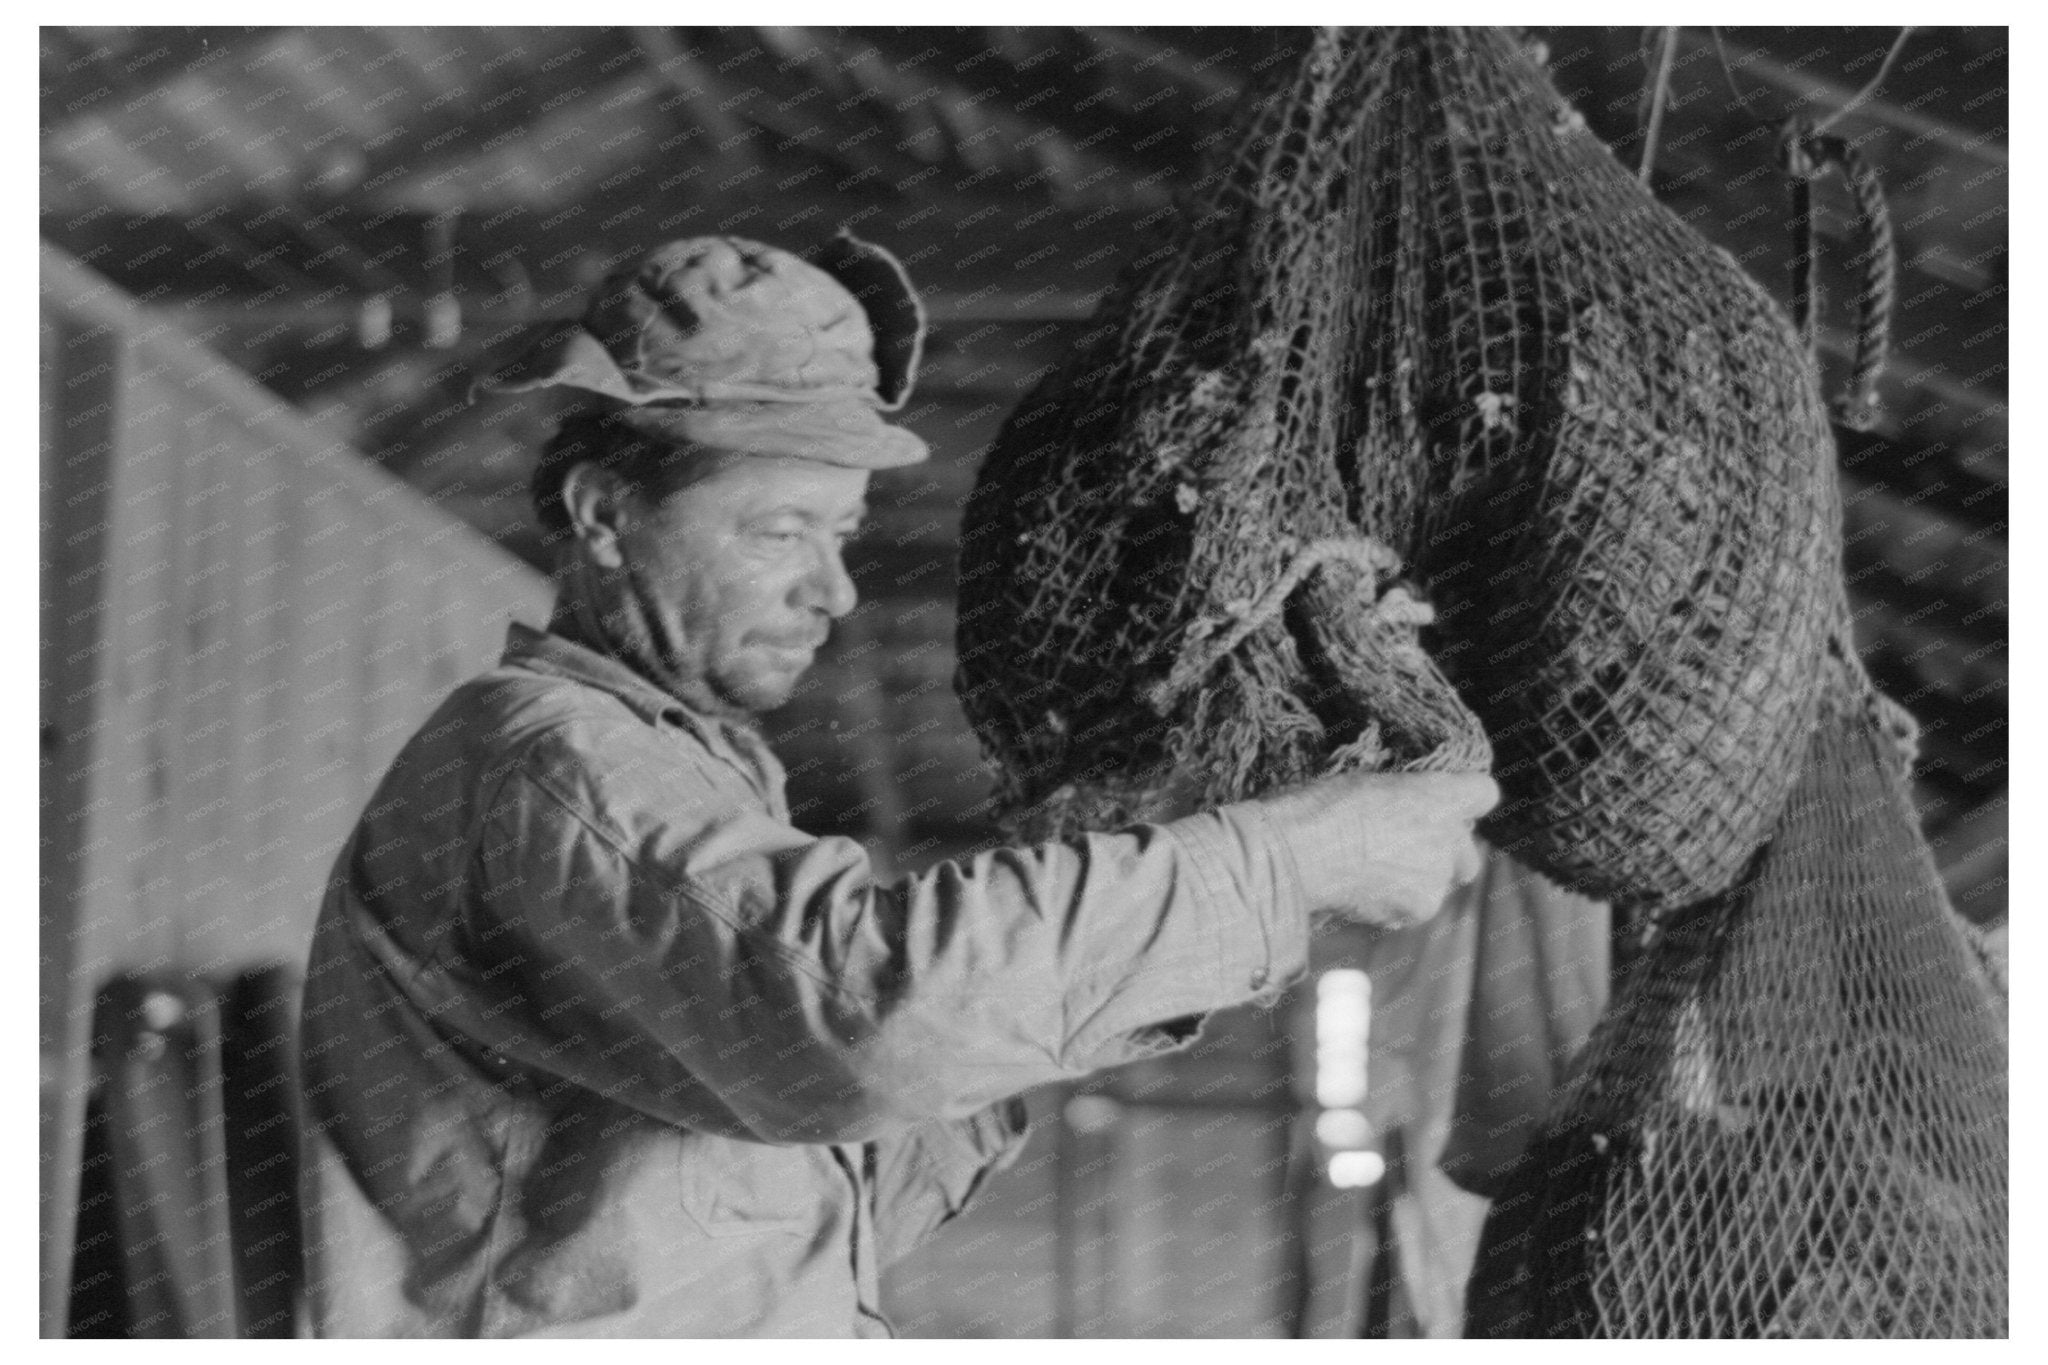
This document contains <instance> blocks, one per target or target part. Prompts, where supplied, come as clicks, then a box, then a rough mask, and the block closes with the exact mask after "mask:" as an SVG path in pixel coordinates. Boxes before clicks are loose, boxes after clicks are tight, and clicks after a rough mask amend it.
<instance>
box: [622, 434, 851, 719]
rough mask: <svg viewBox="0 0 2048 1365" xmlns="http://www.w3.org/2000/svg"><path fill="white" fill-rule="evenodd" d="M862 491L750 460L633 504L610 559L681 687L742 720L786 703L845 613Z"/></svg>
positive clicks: (773, 461)
mask: <svg viewBox="0 0 2048 1365" xmlns="http://www.w3.org/2000/svg"><path fill="white" fill-rule="evenodd" d="M867 488H868V471H866V470H864V469H842V468H840V467H838V466H836V465H827V464H819V463H817V462H815V461H811V460H793V459H779V458H767V457H758V456H756V457H745V458H728V459H724V460H721V461H720V463H719V465H718V467H717V468H716V470H715V472H713V473H711V474H709V475H708V476H707V477H705V478H703V479H702V480H700V481H698V482H695V483H692V484H690V485H688V486H687V487H685V488H683V489H681V490H679V491H678V492H676V493H674V494H672V495H670V496H669V498H668V499H667V500H666V501H665V502H662V503H660V504H658V505H657V504H653V503H650V502H648V501H646V500H644V499H639V498H635V499H633V500H632V507H633V514H632V515H631V516H629V517H627V518H625V519H624V521H623V522H622V526H621V532H620V536H619V550H620V553H621V555H622V557H623V559H624V561H625V568H626V571H627V572H628V573H629V574H630V575H631V576H632V578H633V579H634V581H635V582H636V584H637V586H638V589H639V593H640V596H641V599H642V605H643V607H644V609H645V610H646V611H647V613H648V614H649V615H650V616H651V617H652V618H653V619H652V620H651V621H650V622H649V624H650V625H651V626H652V627H653V629H654V631H655V634H656V640H657V642H658V644H659V646H660V647H661V649H662V652H663V653H665V654H668V655H669V656H670V662H671V664H672V666H673V667H675V669H676V671H677V673H678V675H679V677H680V678H681V679H682V680H683V681H685V682H689V681H698V682H701V686H702V688H703V690H704V691H705V692H707V693H708V694H709V699H710V700H711V701H713V702H714V703H715V704H718V705H720V706H721V707H722V708H731V709H733V710H737V711H740V712H745V713H748V714H756V713H759V712H763V711H770V710H773V709H774V708H776V707H778V706H781V705H782V704H783V703H784V702H787V701H788V700H789V699H790V696H791V695H792V694H793V693H794V692H795V690H796V685H797V682H798V680H799V679H801V678H802V677H803V674H804V672H805V670H807V669H808V668H809V667H810V666H811V662H812V660H813V658H814V657H815V655H816V652H817V649H818V646H820V645H821V644H823V643H824V642H825V638H826V636H827V635H828V634H829V633H830V626H831V622H832V621H834V620H835V619H837V618H839V617H841V616H844V615H846V613H848V612H849V611H852V610H853V605H854V602H855V600H856V599H855V593H854V587H853V581H852V580H851V579H850V578H848V577H847V574H846V565H845V564H844V563H843V562H842V560H841V558H840V554H841V551H842V550H843V548H844V546H845V543H846V540H847V538H848V537H849V536H851V535H852V534H854V533H855V532H856V531H858V530H859V529H860V524H861V520H862V518H863V517H864V516H865V515H866V514H867V503H866V501H865V499H866V495H867Z"/></svg>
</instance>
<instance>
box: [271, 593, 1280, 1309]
mask: <svg viewBox="0 0 2048 1365" xmlns="http://www.w3.org/2000/svg"><path fill="white" fill-rule="evenodd" d="M1266 820H1267V817H1266V816H1265V815H1264V814H1263V813H1262V812H1261V810H1260V809H1259V808H1258V807H1257V806H1256V805H1252V804H1245V805H1239V806H1231V807H1226V808H1224V809H1223V810H1221V811H1218V812H1211V813H1208V814H1204V815H1200V816H1195V817H1192V818H1189V819H1186V820H1178V821H1175V822H1173V823H1171V824H1166V825H1147V826H1140V827H1138V828H1136V829H1133V830H1131V831H1128V832H1124V833H1118V834H1103V835H1091V836H1088V837H1086V838H1084V839H1080V840H1076V841H1073V842H1070V843H1064V844H1053V845H1048V846H1044V847H1038V848H1010V849H998V850H995V851H993V852H987V853H983V854H981V855H979V856H977V857H974V858H971V859H967V860H963V861H959V862H950V863H944V864H941V865H939V866H938V867H935V868H933V869H932V870H930V871H928V872H925V873H923V874H921V875H917V876H913V877H908V878H905V879H902V880H899V881H896V882H893V883H885V882H879V881H878V880H877V879H876V878H875V877H874V875H873V874H872V872H871V870H870V867H869V864H868V859H867V857H866V855H865V854H864V853H863V852H862V850H861V848H860V846H859V845H858V844H856V843H854V842H852V841H850V840H847V839H841V838H822V839H821V838H814V837H812V836H811V835H808V834H806V833H804V832H802V831H801V830H798V829H795V828H793V827H792V826H791V825H790V823H789V819H788V810H787V806H786V804H785V801H784V795H783V772H782V769H781V766H780V765H779V764H778V763H777V761H776V760H775V758H774V756H773V755H772V754H770V753H769V751H768V750H767V748H766V747H765V746H764V745H763V743H762V742H761V740H760V739H759V738H758V737H757V736H756V735H755V734H754V733H753V732H752V731H751V730H749V729H747V728H746V727H744V726H742V725H738V724H733V723H729V722H724V721H720V720H717V719H714V718H711V717H708V716H706V715H703V714H700V713H697V712H695V711H693V710H692V709H690V708H687V707H685V706H684V705H682V704H681V703H679V702H678V701H677V700H676V699H675V698H674V697H672V696H670V695H669V694H667V693H665V692H663V691H661V690H659V689H657V688H656V687H654V686H653V685H652V684H650V683H649V682H647V681H645V680H644V679H642V678H641V677H640V676H639V675H638V674H636V673H634V672H633V671H632V670H630V669H629V668H627V667H626V666H625V665H623V664H622V663H620V662H618V661H616V660H614V659H611V658H609V657H607V656H605V655H602V654H600V653H597V652H596V651H593V650H590V649H587V648H585V647H583V646H581V645H579V644H577V643H574V642H572V641H570V640H567V639H565V638H563V637H561V636H557V635H551V634H542V633H540V632H536V631H533V630H531V629H528V628H526V627H524V626H518V625H515V626H513V627H512V631H511V637H510V640H509V642H508V646H507V648H506V651H505V654H504V657H503V659H502V661H501V663H500V665H499V666H498V667H497V668H496V669H494V670H492V671H491V672H488V673H485V674H484V675H482V676H480V677H478V678H476V679H474V680H472V681H470V682H469V683H467V684H465V685H463V686H462V687H460V688H458V689H457V690H456V691H455V692H454V693H453V694H452V695H451V696H450V697H449V698H448V699H447V701H446V702H445V703H444V704H443V705H442V706H441V707H440V709H439V710H438V711H437V712H436V713H435V714H434V715H433V717H432V718H431V719H429V720H428V721H427V723H426V724H425V726H423V727H422V728H421V730H420V731H419V733H418V734H416V735H415V736H414V737H413V738H412V739H411V740H410V741H409V742H408V743H407V744H406V746H405V748H404V750H403V751H402V752H401V753H400V754H399V756H398V758H397V759H396V760H395V762H394V763H393V764H392V767H391V769H390V771H389V773H388V774H387V775H386V776H385V778H384V780H383V782H382V784H381V785H380V786H379V788H378V790H377V792H376V794H375V796H374V797H373V798H372V800H371V802H370V805H369V807H368V809H366V810H365V811H364V813H363V816H362V819H361V821H360V823H359V824H358V825H357V826H356V829H355V831H354V833H353V835H352V836H351V838H350V840H349V842H348V844H347V845H346V846H345V848H344V849H343V850H342V853H341V855H340V857H339V859H338V861H337V862H336V865H335V868H334V872H333V875H332V877H331V879H330V882H329V885H328V889H327V893H326V897H325V900H324V902H323V904H322V906H321V909H320V915H319V922H318V928H317V929H316V931H315V937H314V944H313V949H312V956H311V961H310V965H309V968H308V974H307V983H306V996H305V1005H304V1013H303V1019H302V1025H303V1027H302V1042H301V1061H302V1083H303V1087H304V1097H305V1105H304V1113H305V1120H306V1133H305V1137H306V1144H305V1153H306V1158H305V1166H304V1190H303V1196H304V1198H303V1208H304V1216H305V1221H306V1233H307V1244H308V1256H309V1267H308V1269H309V1274H310V1278H311V1283H312V1301H313V1314H314V1320H315V1325H316V1328H317V1330H318V1331H320V1332H321V1333H322V1334H324V1335H334V1336H381V1335H407V1336H417V1335H433V1336H510V1335H527V1334H532V1335H558V1336H597V1335H612V1336H642V1337H645V1336H712V1335H782V1336H850V1335H851V1336H874V1335H886V1334H887V1333H888V1325H887V1323H886V1321H885V1320H884V1319H883V1318H882V1316H881V1313H880V1310H879V1308H878V1306H877V1282H878V1275H879V1272H880V1269H881V1267H882V1265H883V1264H884V1263H885V1261H886V1260H887V1259H889V1258H890V1257H891V1256H893V1255H895V1254H897V1253H898V1252H900V1251H902V1250H904V1249H907V1248H908V1247H909V1246H911V1245H913V1244H914V1243H915V1242H916V1241H917V1240H918V1239H919V1238H920V1237H922V1236H923V1235H924V1234H925V1233H927V1232H928V1231H929V1230H931V1229H932V1228H934V1227H936V1226H937V1225H938V1224H939V1223H941V1222H942V1221H944V1220H945V1219H946V1218H948V1217H951V1216H952V1215H953V1214H955V1213H957V1212H958V1211H959V1210H960V1208H961V1207H962V1206H963V1205H964V1204H965V1203H966V1201H967V1199H968V1197H969V1195H970V1194H971V1193H972V1192H973V1191H974V1190H975V1188H976V1186H977V1184H978V1182H979V1181H980V1180H981V1178H982V1177H983V1176H984V1175H985V1174H986V1173H987V1171H988V1170H989V1169H990V1168H991V1167H993V1166H995V1165H998V1164H1000V1163H1001V1162H1003V1161H1004V1159H1005V1158H1006V1157H1007V1156H1013V1155H1014V1152H1015V1149H1016V1146H1017V1144H1018V1142H1019V1141H1020V1139H1021V1134H1022V1123H1021V1110H1020V1109H1019V1108H1018V1107H1017V1105H1016V1104H1015V1102H1014V1099H1013V1098H1012V1097H1014V1096H1016V1095H1017V1094H1018V1093H1019V1092H1021V1091H1023V1090H1024V1089H1026V1088H1027V1087H1030V1086H1033V1085H1037V1084H1040V1083H1043V1082H1047V1081H1052V1080H1056V1079H1060V1078H1063V1077H1077V1076H1081V1075H1083V1074H1086V1073H1088V1072H1091V1071H1094V1070H1097V1069H1099V1068H1101V1067H1105V1066H1112V1065H1115V1064H1117V1063H1121V1062H1126V1061H1131V1060H1134V1059H1137V1058H1141V1057H1146V1056H1150V1055H1153V1054H1156V1053H1158V1052H1160V1051H1163V1050H1166V1049H1169V1048H1172V1047H1175V1046H1178V1045H1181V1044H1183V1043H1185V1042H1186V1041H1187V1040H1188V1038H1189V1037H1190V1036H1191V1035H1192V1032H1193V1029H1194V1027H1195V1026H1196V1023H1197V1021H1198V1020H1199V1017H1200V1016H1201V1015H1202V1014H1203V1013H1204V1012H1207V1011H1210V1010H1215V1009H1218V1008H1222V1007H1226V1006H1230V1005H1236V1004H1240V1003H1243V1002H1245V1001H1247V1000H1251V999H1254V998H1264V997H1269V996H1271V995H1273V994H1275V993H1277V992H1278V991H1279V989H1281V988H1282V987H1283V986H1284V985H1285V984H1286V983H1287V982H1288V981H1289V980H1290V979H1292V978H1293V977H1295V976H1298V975H1299V974H1300V973H1301V971H1302V970H1303V969H1304V966H1305V958H1306V951H1307V948H1306V936H1307V928H1306V916H1305V913H1304V907H1303V904H1302V895H1301V888H1300V882H1299V878H1298V874H1297V873H1296V871H1295V869H1294V866H1293V862H1292V860H1291V856H1290V855H1289V853H1288V851H1287V848H1286V845H1285V844H1284V842H1283V841H1282V840H1281V839H1280V838H1279V837H1278V835H1277V832H1276V831H1274V830H1272V829H1270V828H1269V827H1268V826H1267V823H1266Z"/></svg>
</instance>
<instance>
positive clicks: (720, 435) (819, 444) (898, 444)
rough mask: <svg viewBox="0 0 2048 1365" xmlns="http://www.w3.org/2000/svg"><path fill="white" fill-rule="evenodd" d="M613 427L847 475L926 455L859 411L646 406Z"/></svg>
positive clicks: (905, 433)
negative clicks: (817, 466) (846, 471)
mask: <svg viewBox="0 0 2048 1365" xmlns="http://www.w3.org/2000/svg"><path fill="white" fill-rule="evenodd" d="M619 419H620V420H622V421H624V422H626V423H627V424H628V425H631V426H633V427H637V428H639V429H641V430H644V431H650V432H654V433H657V434H661V435H667V436H671V437H675V438H678V439H681V440H686V441H690V442H693V443H695V444H697V445H703V446H710V447H712V448H714V449H718V450H729V451H733V452H734V453H736V454H742V455H779V456H784V457H786V458H789V459H797V460H815V461H817V462H818V463H820V464H831V465H839V466H841V467H843V468H847V469H896V468H899V467H901V466H903V465H911V464H917V463H919V462H920V461H922V460H924V459H925V458H926V457H927V456H928V455H929V454H930V453H931V452H930V450H929V448H928V447H927V446H926V445H925V443H924V441H923V439H922V438H920V437H919V436H918V435H917V434H916V433H915V432H912V431H909V430H907V429H905V428H903V427H898V426H891V425H890V424H889V423H887V422H885V421H883V420H882V417H881V414H880V413H878V412H876V411H875V410H874V409H873V408H872V407H869V406H868V405H867V404H865V403H861V402H858V401H854V400H844V401H839V402H827V403H717V404H712V405H711V406H708V407H679V406H671V405H667V404H649V405H646V406H642V407H635V408H631V409H628V410H627V411H625V412H622V413H620V414H619Z"/></svg>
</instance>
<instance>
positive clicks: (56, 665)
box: [37, 280, 123, 1337]
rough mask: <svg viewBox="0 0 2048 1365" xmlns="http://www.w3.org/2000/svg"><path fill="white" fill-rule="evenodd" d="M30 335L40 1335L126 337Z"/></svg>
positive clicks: (55, 330) (61, 1196) (67, 326)
mask: <svg viewBox="0 0 2048 1365" xmlns="http://www.w3.org/2000/svg"><path fill="white" fill-rule="evenodd" d="M48 283H49V282H48V281H47V280H46V281H45V287H46V288H47V287H48ZM40 338H41V346H40V349H41V378H42V393H41V413H40V418H41V429H42V431H41V435H42V439H41V498H40V507H39V511H40V523H41V524H40V528H39V529H40V543H39V553H40V562H41V568H42V572H41V575H40V577H41V622H40V635H39V652H40V655H41V671H40V688H39V691H40V694H41V697H40V699H41V712H42V714H41V718H40V719H41V731H42V734H41V748H42V761H41V767H40V771H39V781H38V792H37V798H38V801H37V804H38V810H39V814H40V826H41V836H40V845H41V847H40V857H39V860H38V862H39V867H40V889H39V899H38V930H39V944H38V948H39V958H40V970H39V973H38V980H39V988H40V989H39V993H40V996H41V1000H40V1035H39V1038H38V1050H39V1055H40V1058H41V1065H40V1077H41V1082H40V1088H41V1101H42V1102H41V1108H40V1111H39V1115H38V1138H39V1146H40V1154H39V1166H40V1194H39V1202H40V1219H39V1222H40V1235H41V1257H40V1273H41V1277H42V1284H41V1292H40V1294H39V1301H40V1307H41V1332H42V1335H43V1336H46V1337H52V1336H62V1335H63V1334H64V1326H65V1322H66V1313H67V1309H68V1304H69V1299H70V1290H71V1255H72V1241H73V1237H74V1235H75V1229H76V1215H77V1203H78V1164H79V1161H80V1159H81V1155H82V1151H83V1136H84V1128H85V1099H86V1090H87V1087H88V1085H89V1083H90V1080H91V1057H90V1053H89V1040H90V1031H91V1009H92V1000H91V998H90V995H89V993H87V992H85V991H83V990H81V989H80V983H79V978H78V975H77V972H76V964H77V961H78V955H79V954H78V946H79V941H80V930H81V928H82V927H83V920H84V914H83V910H84V906H85V905H86V904H87V903H88V901H89V900H90V897H91V889H90V887H89V886H88V884H87V878H86V867H87V863H88V852H89V845H88V830H89V829H90V827H91V826H90V820H89V816H90V813H91V812H90V806H91V802H92V799H93V798H92V794H91V793H92V790H93V784H92V782H91V780H90V777H91V764H92V761H93V754H94V748H95V746H94V743H93V734H94V730H95V725H96V722H97V720H98V717H99V714H100V695H101V691H102V688H101V687H100V686H99V683H100V677H99V662H98V661H99V657H100V654H101V644H102V631H103V629H104V619H105V610H104V603H103V593H102V587H103V582H104V579H105V577H106V562H105V557H104V554H103V545H104V542H105V539H106V532H107V515H108V513H107V508H108V503H109V500H110V498H109V495H110V493H111V490H112V481H111V479H110V477H109V475H110V470H111V467H112V462H113V454H114V448H115V439H114V438H115V431H116V428H117V423H118V417H119V414H118V408H119V370H120V365H121V358H122V350H123V343H122V339H121V337H120V334H119V333H118V332H117V331H116V330H115V329H113V328H110V327H105V326H101V325H96V324H94V323H92V322H90V321H83V320H79V319H75V318H68V317H64V316H62V315H60V314H53V313H52V312H51V311H50V310H49V309H48V308H45V310H44V313H43V321H42V328H41V334H40Z"/></svg>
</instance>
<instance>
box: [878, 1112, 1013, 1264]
mask: <svg viewBox="0 0 2048 1365" xmlns="http://www.w3.org/2000/svg"><path fill="white" fill-rule="evenodd" d="M1025 1126H1026V1118H1025V1113H1024V1101H1023V1100H1021V1099H1015V1098H1012V1099H1007V1100H1002V1101H999V1102H998V1103H996V1104H992V1105H990V1106H989V1107H988V1108H986V1109H983V1110H981V1111H980V1112H979V1113H976V1114H974V1115H971V1116H970V1117H968V1118H964V1119H931V1120H927V1121H926V1122H924V1123H921V1124H919V1125H918V1126H917V1127H915V1128H912V1129H911V1130H910V1131H909V1132H907V1133H903V1134H901V1135H898V1136H894V1137H886V1138H880V1139H877V1140H876V1141H874V1142H872V1143H870V1144H869V1150H870V1152H871V1154H872V1161H873V1190H874V1200H875V1207H874V1214H875V1235H876V1237H877V1239H878V1240H879V1242H880V1244H881V1261H882V1264H883V1265H888V1264H890V1263H891V1262H893V1261H898V1260H901V1259H902V1258H903V1257H904V1256H906V1255H908V1254H909V1253H910V1252H911V1251H912V1250H914V1249H915V1248H916V1247H917V1245H918V1244H919V1243H921V1242H923V1241H924V1239H925V1238H927V1237H929V1236H931V1234H932V1233H933V1232H935V1231H937V1230H938V1229H939V1228H940V1227H941V1226H943V1225H944V1224H946V1223H949V1222H951V1221H952V1220H953V1219H955V1218H957V1217H959V1216H960V1214H961V1213H962V1212H963V1211H964V1210H965V1209H966V1208H967V1206H968V1205H969V1204H970V1203H971V1202H973V1200H974V1198H975V1196H976V1195H978V1194H980V1193H981V1191H982V1190H983V1188H985V1187H986V1186H987V1184H988V1180H989V1177H990V1176H993V1175H994V1174H995V1173H996V1172H998V1171H1001V1170H1004V1169H1006V1168H1007V1167H1008V1166H1009V1165H1010V1164H1011V1163H1012V1162H1014V1161H1015V1160H1016V1159H1017V1155H1018V1153H1019V1152H1021V1151H1022V1150H1023V1149H1024V1139H1025Z"/></svg>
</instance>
